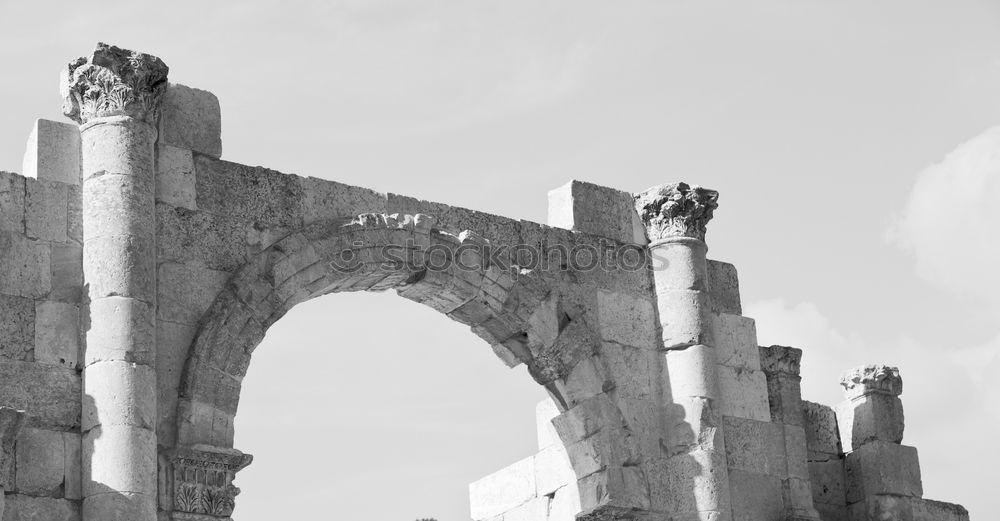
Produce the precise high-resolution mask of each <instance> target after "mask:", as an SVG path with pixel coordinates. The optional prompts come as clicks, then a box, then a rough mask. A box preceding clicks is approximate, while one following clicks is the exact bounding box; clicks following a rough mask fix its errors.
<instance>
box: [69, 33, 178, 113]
mask: <svg viewBox="0 0 1000 521" xmlns="http://www.w3.org/2000/svg"><path fill="white" fill-rule="evenodd" d="M168 70H169V68H168V67H167V66H166V65H165V64H164V63H163V61H162V60H160V59H159V58H157V57H156V56H151V55H149V54H144V53H141V52H135V51H129V50H127V49H120V48H118V47H115V46H113V45H107V44H104V43H98V44H97V48H96V49H94V52H93V53H92V54H91V55H90V56H84V57H82V58H79V59H77V60H76V61H73V62H71V63H70V64H69V67H68V68H67V69H66V70H65V71H63V77H62V80H61V85H60V89H61V92H62V95H63V114H65V115H66V116H67V117H69V118H70V119H72V120H74V121H76V122H77V123H87V122H88V121H91V120H93V119H94V118H102V117H107V116H127V117H132V118H135V119H138V120H141V121H145V122H147V123H150V124H152V125H156V122H157V120H158V119H159V111H160V100H161V98H162V97H163V93H164V91H166V89H167V72H168Z"/></svg>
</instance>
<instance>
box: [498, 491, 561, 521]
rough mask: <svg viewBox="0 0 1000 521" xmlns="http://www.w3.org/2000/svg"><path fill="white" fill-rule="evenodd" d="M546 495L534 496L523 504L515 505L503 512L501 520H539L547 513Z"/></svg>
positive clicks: (547, 499)
mask: <svg viewBox="0 0 1000 521" xmlns="http://www.w3.org/2000/svg"><path fill="white" fill-rule="evenodd" d="M549 501H550V500H549V498H548V496H540V497H536V498H534V499H532V500H530V501H528V502H527V503H524V504H523V505H520V506H516V507H514V508H512V509H510V510H508V511H506V512H504V514H503V521H540V520H544V519H546V518H547V516H548V514H549Z"/></svg>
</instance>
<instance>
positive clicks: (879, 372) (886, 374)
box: [840, 365, 903, 399]
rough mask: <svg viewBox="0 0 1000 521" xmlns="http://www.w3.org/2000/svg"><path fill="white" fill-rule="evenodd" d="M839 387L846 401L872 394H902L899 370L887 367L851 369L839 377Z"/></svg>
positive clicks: (872, 366)
mask: <svg viewBox="0 0 1000 521" xmlns="http://www.w3.org/2000/svg"><path fill="white" fill-rule="evenodd" d="M840 386H841V387H843V388H844V396H845V397H847V398H848V399H854V398H859V397H861V396H865V395H868V394H873V393H882V394H890V395H892V396H899V395H900V394H903V379H902V378H901V377H900V376H899V369H898V368H896V367H890V366H887V365H866V366H864V367H857V368H855V369H852V370H850V371H848V372H846V373H844V375H843V376H841V377H840Z"/></svg>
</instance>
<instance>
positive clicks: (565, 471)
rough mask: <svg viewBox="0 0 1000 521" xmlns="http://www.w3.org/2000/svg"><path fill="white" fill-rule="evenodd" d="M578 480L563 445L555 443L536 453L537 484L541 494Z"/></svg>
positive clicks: (538, 491) (549, 492)
mask: <svg viewBox="0 0 1000 521" xmlns="http://www.w3.org/2000/svg"><path fill="white" fill-rule="evenodd" d="M575 482H576V473H575V472H574V471H573V467H572V466H571V465H570V461H569V455H568V454H567V453H566V449H564V448H563V447H562V445H561V444H560V445H553V446H551V447H549V448H546V449H544V450H541V451H539V452H538V454H536V455H535V485H536V492H537V494H538V495H539V496H544V495H546V494H551V493H552V492H555V491H556V490H557V489H559V488H561V487H563V486H565V485H569V484H571V483H575Z"/></svg>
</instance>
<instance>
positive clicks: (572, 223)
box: [548, 180, 649, 244]
mask: <svg viewBox="0 0 1000 521" xmlns="http://www.w3.org/2000/svg"><path fill="white" fill-rule="evenodd" d="M548 224H549V226H556V227H559V228H565V229H567V230H574V231H580V232H584V233H590V234H593V235H598V236H601V237H607V238H609V239H613V240H616V241H618V242H622V243H625V244H646V243H647V242H649V241H647V240H646V230H645V228H644V226H643V225H642V222H641V221H639V215H638V214H637V213H636V210H635V204H634V202H633V200H632V194H629V193H627V192H622V191H620V190H615V189H613V188H608V187H605V186H599V185H595V184H592V183H586V182H583V181H575V180H574V181H570V182H569V183H567V184H565V185H563V186H561V187H559V188H556V189H555V190H552V191H550V192H549V218H548Z"/></svg>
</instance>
